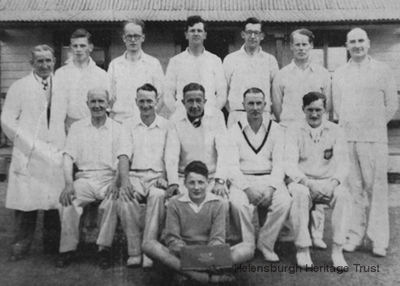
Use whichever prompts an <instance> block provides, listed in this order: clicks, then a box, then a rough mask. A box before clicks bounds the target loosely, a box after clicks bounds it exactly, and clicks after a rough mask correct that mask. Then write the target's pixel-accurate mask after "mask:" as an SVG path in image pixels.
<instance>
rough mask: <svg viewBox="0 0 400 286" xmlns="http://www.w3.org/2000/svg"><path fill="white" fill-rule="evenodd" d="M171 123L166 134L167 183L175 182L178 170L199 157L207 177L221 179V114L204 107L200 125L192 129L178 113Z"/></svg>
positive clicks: (223, 161) (223, 159) (224, 156)
mask: <svg viewBox="0 0 400 286" xmlns="http://www.w3.org/2000/svg"><path fill="white" fill-rule="evenodd" d="M175 120H176V121H175V122H173V123H174V126H173V127H172V128H171V129H170V130H169V132H168V136H167V147H166V151H165V164H166V168H167V178H168V183H169V184H179V180H178V178H179V175H178V174H179V173H180V174H183V172H184V169H185V167H186V165H188V164H189V163H190V162H192V161H194V160H199V161H202V162H204V163H205V164H206V165H207V168H208V171H209V174H210V177H211V178H221V179H224V178H225V176H226V167H227V155H228V154H226V145H227V144H226V127H225V121H224V119H223V116H222V113H221V112H218V113H215V112H212V111H211V110H209V109H207V108H206V109H205V111H204V116H203V118H202V121H201V125H200V126H199V127H198V128H195V127H194V126H193V125H192V123H191V122H190V121H189V119H188V118H187V115H186V114H181V115H180V116H179V117H176V118H175Z"/></svg>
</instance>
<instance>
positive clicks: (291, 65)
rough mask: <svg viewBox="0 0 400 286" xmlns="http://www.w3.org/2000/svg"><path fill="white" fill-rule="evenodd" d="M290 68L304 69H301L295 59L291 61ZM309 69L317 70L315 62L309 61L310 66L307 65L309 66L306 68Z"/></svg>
mask: <svg viewBox="0 0 400 286" xmlns="http://www.w3.org/2000/svg"><path fill="white" fill-rule="evenodd" d="M290 68H291V69H292V70H294V69H298V70H301V71H303V70H302V69H300V68H299V67H298V66H297V65H296V63H295V62H294V60H292V61H291V62H290ZM308 69H310V70H311V71H312V72H315V71H316V70H315V63H313V62H309V63H308V66H307V68H306V69H305V70H308Z"/></svg>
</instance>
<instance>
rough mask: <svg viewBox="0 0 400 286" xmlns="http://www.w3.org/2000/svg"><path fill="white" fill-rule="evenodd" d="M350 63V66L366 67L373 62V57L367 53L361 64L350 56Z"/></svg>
mask: <svg viewBox="0 0 400 286" xmlns="http://www.w3.org/2000/svg"><path fill="white" fill-rule="evenodd" d="M348 63H349V65H350V66H360V67H361V68H364V67H368V66H369V65H370V64H371V63H372V58H371V57H370V56H368V55H367V57H366V59H365V60H364V61H362V62H361V64H358V63H356V62H354V61H353V59H351V58H350V60H349V62H348Z"/></svg>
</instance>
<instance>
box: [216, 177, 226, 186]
mask: <svg viewBox="0 0 400 286" xmlns="http://www.w3.org/2000/svg"><path fill="white" fill-rule="evenodd" d="M214 181H215V182H216V183H218V184H221V185H224V184H225V180H224V179H220V178H215V179H214Z"/></svg>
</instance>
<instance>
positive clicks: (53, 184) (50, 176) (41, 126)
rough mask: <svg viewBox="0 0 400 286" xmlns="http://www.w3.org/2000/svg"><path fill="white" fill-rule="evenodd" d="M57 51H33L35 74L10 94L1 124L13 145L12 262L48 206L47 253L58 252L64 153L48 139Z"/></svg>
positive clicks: (41, 48)
mask: <svg viewBox="0 0 400 286" xmlns="http://www.w3.org/2000/svg"><path fill="white" fill-rule="evenodd" d="M54 62H55V58H54V52H53V49H52V48H50V47H49V46H47V45H38V46H36V47H34V48H33V50H32V60H31V64H32V67H33V72H32V73H30V74H29V75H28V76H26V77H24V78H22V79H20V80H18V81H16V82H15V83H14V84H12V85H11V87H10V89H9V90H8V92H7V97H6V100H5V103H4V107H3V112H2V114H1V124H2V128H3V130H4V133H5V134H6V135H7V137H8V138H9V139H10V140H11V141H13V143H14V149H13V154H12V161H11V167H10V174H9V180H8V189H7V197H6V207H7V208H9V209H14V210H15V234H14V241H13V244H12V254H11V257H10V260H13V261H15V260H18V259H21V258H22V257H23V256H24V255H25V254H26V253H27V252H28V251H29V248H30V246H31V244H32V241H33V235H34V232H35V226H36V218H37V214H38V210H44V211H45V212H44V227H43V243H44V251H45V252H48V253H52V252H55V253H56V252H57V248H58V243H59V237H60V222H59V216H58V210H57V207H58V197H59V195H60V193H61V191H62V188H63V185H64V181H63V175H62V156H61V153H58V152H56V148H55V147H54V146H53V145H51V143H49V142H51V140H50V134H51V133H50V128H52V126H51V125H50V105H51V99H52V93H53V80H52V73H53V68H54Z"/></svg>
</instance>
